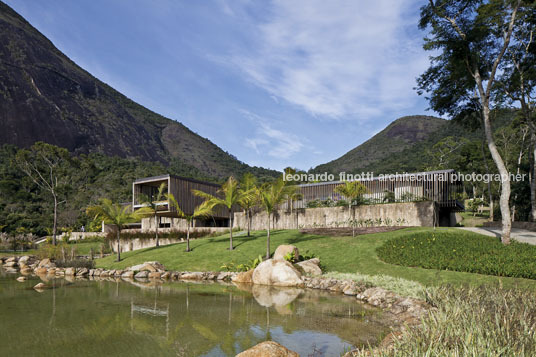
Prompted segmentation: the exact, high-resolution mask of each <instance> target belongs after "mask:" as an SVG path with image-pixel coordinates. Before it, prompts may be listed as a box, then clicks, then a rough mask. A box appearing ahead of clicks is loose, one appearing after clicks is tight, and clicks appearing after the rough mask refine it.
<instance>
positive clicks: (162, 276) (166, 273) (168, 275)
mask: <svg viewBox="0 0 536 357" xmlns="http://www.w3.org/2000/svg"><path fill="white" fill-rule="evenodd" d="M169 278H171V273H170V272H169V271H166V272H164V273H163V274H162V275H161V276H160V279H169Z"/></svg>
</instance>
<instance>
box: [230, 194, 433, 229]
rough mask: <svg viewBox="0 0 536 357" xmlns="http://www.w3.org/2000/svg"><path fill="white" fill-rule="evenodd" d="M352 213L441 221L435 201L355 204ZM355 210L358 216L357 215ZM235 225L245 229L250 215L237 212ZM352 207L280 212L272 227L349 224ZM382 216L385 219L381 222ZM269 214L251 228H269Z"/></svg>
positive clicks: (392, 220) (407, 222) (404, 221)
mask: <svg viewBox="0 0 536 357" xmlns="http://www.w3.org/2000/svg"><path fill="white" fill-rule="evenodd" d="M352 210H353V211H354V212H355V213H352V216H353V217H355V219H356V220H357V221H358V222H359V221H361V222H362V223H363V224H365V221H366V220H369V222H370V220H372V221H374V223H373V224H374V225H383V226H385V225H387V226H397V225H398V226H425V227H433V226H434V222H437V209H436V206H435V204H434V203H433V202H430V201H426V202H407V203H386V204H378V205H364V206H358V207H353V208H352ZM354 214H355V216H354ZM234 217H235V219H234V222H233V227H240V228H243V229H245V228H246V227H247V222H246V217H245V215H244V213H243V212H237V213H235V216H234ZM349 217H350V215H349V213H348V207H322V208H305V209H300V210H296V211H294V212H293V213H292V214H291V213H290V212H277V213H276V214H275V215H274V216H273V218H272V220H271V228H272V229H301V228H316V227H345V226H348V219H349ZM379 219H381V223H380V222H379ZM267 221H268V217H267V214H266V212H264V211H262V212H259V213H256V214H254V215H253V216H252V217H251V229H252V230H262V229H266V225H267Z"/></svg>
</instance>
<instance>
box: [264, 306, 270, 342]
mask: <svg viewBox="0 0 536 357" xmlns="http://www.w3.org/2000/svg"><path fill="white" fill-rule="evenodd" d="M264 340H265V341H271V340H272V334H271V333H270V308H269V307H267V308H266V338H265V339H264Z"/></svg>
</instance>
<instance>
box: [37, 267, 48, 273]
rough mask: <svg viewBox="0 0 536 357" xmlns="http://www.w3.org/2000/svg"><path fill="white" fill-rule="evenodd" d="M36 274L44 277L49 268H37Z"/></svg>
mask: <svg viewBox="0 0 536 357" xmlns="http://www.w3.org/2000/svg"><path fill="white" fill-rule="evenodd" d="M34 273H35V274H37V275H44V274H46V273H47V268H45V267H41V268H36V269H35V270H34Z"/></svg>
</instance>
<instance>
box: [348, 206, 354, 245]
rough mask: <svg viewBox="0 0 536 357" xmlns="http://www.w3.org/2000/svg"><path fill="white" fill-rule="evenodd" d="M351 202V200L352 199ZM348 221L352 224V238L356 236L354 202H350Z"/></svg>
mask: <svg viewBox="0 0 536 357" xmlns="http://www.w3.org/2000/svg"><path fill="white" fill-rule="evenodd" d="M350 202H351V201H350ZM348 217H349V218H348V222H349V223H350V225H351V226H352V238H355V222H354V220H353V218H354V217H353V214H352V204H351V203H350V204H349V205H348Z"/></svg>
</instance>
